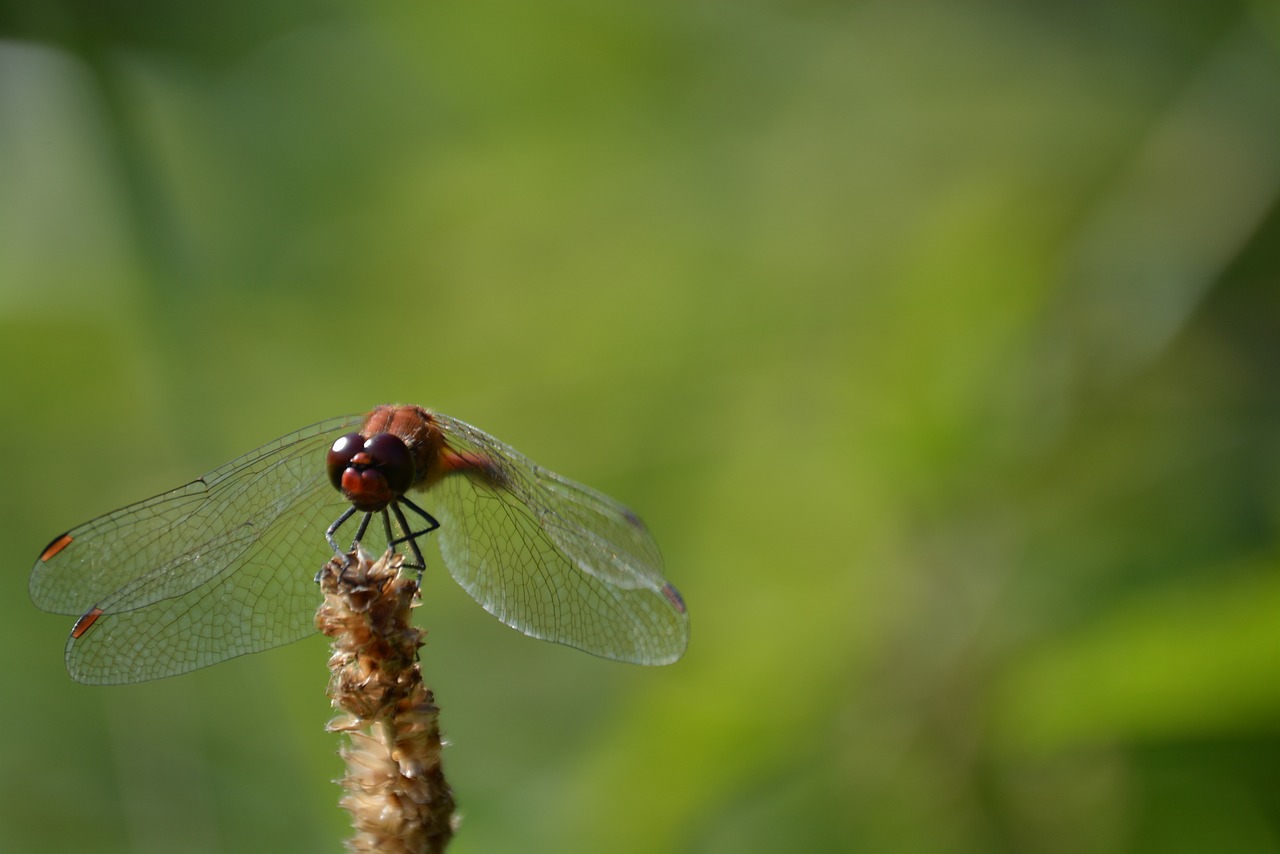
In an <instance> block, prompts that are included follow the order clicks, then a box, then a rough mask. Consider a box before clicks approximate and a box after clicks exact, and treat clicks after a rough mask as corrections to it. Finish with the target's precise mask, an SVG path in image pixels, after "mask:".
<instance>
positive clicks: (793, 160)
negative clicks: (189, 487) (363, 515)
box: [0, 0, 1280, 854]
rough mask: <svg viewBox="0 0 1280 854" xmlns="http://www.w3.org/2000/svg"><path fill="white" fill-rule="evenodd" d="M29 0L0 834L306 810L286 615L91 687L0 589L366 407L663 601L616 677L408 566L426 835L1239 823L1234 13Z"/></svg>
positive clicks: (1268, 338) (1259, 807) (245, 825)
mask: <svg viewBox="0 0 1280 854" xmlns="http://www.w3.org/2000/svg"><path fill="white" fill-rule="evenodd" d="M18 5H21V4H18ZM18 5H15V6H14V8H9V7H7V6H4V7H0V36H3V37H5V39H4V40H0V188H3V191H0V371H2V372H3V374H2V375H3V377H4V379H3V386H2V388H3V392H2V393H0V415H3V416H4V417H3V418H0V442H2V443H3V446H4V447H5V448H7V449H8V453H7V454H6V455H5V456H6V477H5V483H6V485H7V486H6V489H4V490H3V491H0V542H2V543H3V544H4V545H5V547H6V548H5V551H6V552H7V554H8V555H9V560H10V563H11V564H12V566H11V568H10V571H9V572H8V573H6V574H5V577H6V578H7V579H8V582H7V585H6V587H5V588H4V595H3V596H2V597H0V609H2V610H0V614H2V619H0V639H3V641H4V642H5V647H6V648H7V649H9V650H10V655H9V656H8V657H7V661H8V664H7V672H8V674H9V678H10V680H11V681H10V687H9V689H8V691H7V692H6V696H7V697H8V698H9V699H8V702H7V703H5V704H4V711H3V712H2V713H0V723H3V724H4V727H3V728H4V731H5V732H7V733H9V734H10V739H9V744H8V746H7V748H6V749H5V750H4V751H2V752H0V773H2V774H3V777H4V779H6V780H9V781H10V783H11V785H10V791H9V794H8V797H6V798H5V799H4V801H3V804H2V805H0V830H2V832H3V838H4V839H5V840H6V844H5V846H4V847H5V848H6V850H10V849H12V850H18V851H41V852H53V851H64V850H65V851H73V850H74V851H81V850H87V849H92V850H95V851H144V850H161V851H170V850H183V851H202V850H205V851H220V850H230V851H238V850H271V851H281V852H284V851H294V850H297V851H313V850H335V849H336V848H337V845H338V840H340V839H341V838H343V837H344V835H345V833H346V829H345V817H344V816H343V814H342V813H341V811H340V810H339V809H338V808H337V806H336V800H337V797H338V790H337V788H336V787H335V786H333V785H332V784H331V783H330V782H329V781H330V780H331V779H332V778H333V777H335V776H337V775H338V774H339V773H340V766H339V762H338V760H337V758H336V757H335V756H334V755H333V750H334V743H333V739H332V738H331V737H330V736H327V735H326V734H324V733H323V732H322V727H323V724H324V721H325V720H326V719H327V717H328V709H327V707H326V702H325V697H324V692H323V691H324V684H325V678H326V676H325V668H324V661H325V657H326V653H325V649H324V646H323V644H322V643H321V642H320V641H319V640H318V639H317V640H312V641H304V642H302V643H300V644H297V645H294V646H292V647H288V648H285V649H281V650H277V651H274V652H271V653H268V654H263V655H259V656H250V657H249V658H248V659H241V660H237V661H234V662H228V663H226V664H223V665H220V666H218V667H215V668H211V669H209V670H206V671H202V672H199V673H196V674H192V675H189V676H186V677H182V678H179V679H173V680H167V681H163V682H159V683H154V684H148V685H142V686H133V687H128V688H122V689H86V688H83V687H81V686H77V685H74V684H72V683H71V682H70V679H69V678H68V677H66V675H65V673H64V672H63V670H62V664H61V657H60V655H59V650H60V649H61V646H60V645H61V643H62V641H63V638H64V637H65V633H66V632H67V631H68V630H69V629H70V621H68V620H62V619H59V618H56V617H51V616H49V615H45V614H40V613H38V612H36V611H34V609H33V608H32V607H31V606H30V605H29V603H28V602H27V598H26V595H25V591H24V585H25V577H26V571H27V568H28V567H29V565H30V563H31V562H33V561H34V559H35V557H36V555H37V554H38V553H39V551H40V549H41V548H42V547H43V546H44V545H45V543H46V542H48V540H49V539H50V538H52V537H53V536H55V535H56V534H58V533H59V532H61V531H62V530H65V529H66V528H68V527H70V526H71V525H73V524H76V523H78V522H81V521H83V520H84V519H87V518H90V517H92V516H94V515H96V514H98V513H101V512H104V511H106V510H109V509H112V508H114V507H116V506H118V505H120V504H123V503H125V502H128V501H131V500H134V499H137V498H141V497H144V496H146V495H150V494H153V493H155V492H158V491H160V490H162V489H165V488H168V487H171V486H174V485H176V484H178V483H180V482H183V481H184V480H187V479H190V478H192V477H194V476H196V475H198V474H199V473H201V472H203V471H206V470H208V469H211V468H213V467H214V466H216V465H218V464H220V463H223V462H225V461H226V460H229V459H231V458H232V457H234V456H236V455H238V454H240V453H242V452H244V451H246V450H249V449H250V448H253V447H256V446H257V445H258V444H260V443H262V442H265V441H267V440H269V439H271V438H274V437H275V436H277V435H280V434H282V433H285V432H287V431H289V430H291V429H294V428H296V427H300V426H302V425H304V424H307V423H310V422H313V421H317V420H320V419H322V418H326V417H329V416H334V415H338V414H342V413H346V412H352V411H361V410H365V409H368V408H369V407H370V406H372V405H373V404H375V403H381V402H392V401H395V402H412V403H421V404H423V405H427V406H432V407H436V408H439V409H440V410H442V411H444V412H448V413H450V414H452V415H455V416H457V417H460V418H463V419H465V420H467V421H469V422H472V423H474V424H476V425H477V426H479V427H481V428H483V429H485V430H487V431H490V432H492V433H494V434H495V435H497V436H499V437H500V438H501V439H503V440H504V441H507V442H509V443H511V444H512V445H513V446H515V447H517V448H519V449H520V450H521V451H522V452H524V453H526V454H528V455H529V456H531V457H532V458H534V459H536V460H538V461H539V462H541V463H544V464H546V465H547V466H549V467H551V468H553V469H555V470H557V471H560V472H563V473H564V474H565V475H567V476H569V477H572V478H574V479H576V480H581V481H583V482H585V483H588V484H591V485H593V486H597V487H599V488H601V489H603V490H604V491H606V492H608V493H610V494H612V495H615V496H617V497H618V498H620V499H622V500H624V501H625V502H627V503H628V504H629V505H631V506H633V507H635V508H636V509H637V510H638V511H640V512H641V513H642V515H644V517H645V518H646V520H647V521H648V522H649V523H650V526H651V527H652V528H653V529H654V531H655V533H656V535H657V537H658V540H659V542H660V543H661V544H662V548H663V553H664V555H665V558H666V560H667V563H668V574H669V576H670V578H671V579H672V580H673V581H674V582H675V583H676V584H677V585H678V586H679V587H680V589H681V591H682V592H683V593H684V594H685V597H686V599H687V601H688V604H689V608H690V613H691V617H692V626H693V640H692V645H691V647H690V650H689V653H688V655H687V657H686V659H685V660H684V661H682V662H681V663H679V664H677V665H675V666H673V667H670V668H665V669H659V670H647V669H640V668H630V667H625V666H620V665H616V664H611V663H608V662H602V661H596V660H593V659H590V658H589V657H587V656H584V655H582V654H580V653H575V652H573V651H572V650H567V649H561V648H556V647H553V646H550V645H546V644H538V643H535V642H533V641H529V640H527V639H524V638H522V637H519V636H517V635H515V634H514V633H512V632H509V631H508V630H506V629H504V628H503V627H502V626H501V625H499V624H498V623H497V622H496V621H494V620H492V619H491V618H490V617H488V616H487V615H486V614H484V613H483V612H482V611H480V609H479V608H477V607H475V606H474V604H473V603H471V602H470V601H469V600H468V599H467V598H466V596H465V595H464V594H463V593H462V592H461V591H460V590H458V589H457V588H456V586H455V585H453V584H452V582H451V581H449V580H448V578H447V576H446V575H445V573H443V572H439V571H438V568H436V571H434V572H432V571H429V572H428V575H427V581H426V591H427V602H426V604H425V605H424V607H423V608H422V609H421V612H420V616H419V622H420V624H421V625H424V626H425V627H427V628H428V630H429V632H430V635H429V642H428V646H427V647H426V649H425V650H424V662H425V670H426V673H427V675H428V679H429V681H430V682H431V684H432V687H433V688H434V689H435V691H436V696H437V699H438V700H439V702H440V704H441V707H442V714H441V725H442V727H443V729H444V730H445V733H446V736H447V737H448V738H449V739H450V740H451V742H452V746H450V747H449V748H448V749H447V750H446V752H445V765H446V769H447V771H448V776H449V779H450V781H451V782H452V783H453V784H454V786H455V787H456V792H457V796H458V801H459V804H460V808H461V810H462V812H463V814H464V816H465V821H464V824H463V827H462V830H461V832H460V834H459V835H458V837H457V840H456V843H455V846H454V848H453V850H456V851H460V852H467V851H475V852H479V851H510V850H520V851H530V852H534V851H556V852H571V851H584V852H598V851H609V852H670V851H696V852H720V851H724V852H730V851H732V852H744V851H868V852H877V854H880V852H895V851H901V852H909V854H933V852H938V854H953V852H954V854H961V852H964V853H965V854H968V852H975V854H976V852H1001V851H1009V852H1015V851H1016V852H1045V854H1056V852H1071V854H1092V852H1098V854H1111V852H1122V851H1124V852H1129V851H1140V852H1146V851H1150V852H1159V854H1168V852H1178V851H1187V852H1200V851H1207V850H1213V851H1233V852H1234V851H1240V852H1254V851H1258V852H1261V851H1273V850H1276V849H1277V848H1280V845H1277V843H1276V839H1277V838H1280V798H1277V792H1280V787H1278V786H1277V785H1276V779H1275V777H1276V771H1275V768H1276V767H1277V766H1278V764H1280V741H1278V740H1277V739H1276V737H1275V735H1274V733H1275V732H1276V731H1277V724H1278V723H1280V688H1277V687H1276V686H1277V685H1280V681H1277V680H1275V679H1272V678H1271V676H1272V675H1273V673H1274V672H1277V671H1280V628H1277V626H1280V620H1278V619H1277V614H1280V580H1278V579H1280V560H1278V559H1277V548H1276V529H1277V522H1278V521H1280V489H1278V485H1280V455H1278V454H1277V448H1280V444H1278V442H1277V438H1276V437H1277V436H1280V396H1278V392H1277V388H1280V386H1277V384H1276V382H1275V369H1276V365H1278V364H1280V347H1277V343H1276V342H1277V341H1280V337H1277V335H1276V329H1277V321H1278V320H1280V289H1277V287H1276V281H1277V273H1278V272H1280V253H1278V252H1277V248H1276V247H1278V246H1280V218H1278V217H1277V215H1276V211H1277V205H1276V200H1277V195H1278V194H1277V189H1278V188H1280V169H1277V166H1276V158H1275V152H1276V151H1280V108H1278V107H1277V104H1276V99H1275V88H1276V87H1275V81H1276V80H1278V79H1280V57H1278V56H1277V46H1278V45H1280V28H1277V27H1276V22H1277V21H1280V12H1277V11H1276V6H1275V4H1274V3H1270V2H1259V3H1253V4H1247V5H1239V4H1226V5H1223V4H1209V3H1195V4H1180V5H1178V7H1177V8H1176V9H1175V8H1173V7H1170V8H1169V9H1164V8H1161V7H1160V6H1159V4H1120V5H1119V6H1115V4H1093V5H1085V6H1071V7H1069V8H1068V7H1063V8H1060V9H1059V8H1056V7H1052V8H1051V7H1048V6H1046V7H1044V8H1031V7H1027V8H1016V7H1014V6H1011V5H1007V4H1006V5H1001V4H995V3H966V4H959V5H957V4H948V3H941V2H929V0H920V2H913V3H907V4H888V3H864V4H856V5H855V4H842V3H832V2H825V3H824V2H804V3H801V2H791V3H782V2H772V3H770V2H737V3H723V2H712V3H693V4H690V3H677V2H662V0H659V2H646V3H640V2H624V3H612V4H589V3H583V2H570V0H551V1H550V2H547V3H536V4H528V3H518V2H510V0H488V2H479V3H463V4H458V3H412V4H410V3H375V4H363V5H352V4H332V3H326V2H321V0H309V1H308V0H286V2H279V3H266V4H259V3H247V2H237V3H227V4H218V5H216V6H210V7H209V8H207V9H203V10H201V11H200V12H199V14H197V13H196V12H194V11H193V10H189V9H187V7H183V9H184V11H183V14H182V15H175V14H173V12H172V9H171V8H170V7H169V6H166V5H165V4H157V3H144V4H141V5H139V4H128V5H129V11H128V14H125V13H124V12H122V11H120V10H116V11H120V13H119V14H112V7H113V5H118V4H109V3H108V4H102V3H97V4H94V3H88V2H70V3H61V4H56V5H53V6H45V7H42V8H45V9H46V11H45V12H43V13H40V14H37V13H36V12H35V11H33V10H34V9H35V7H31V8H30V9H28V8H26V7H25V6H24V7H23V8H18ZM26 6H30V4H26ZM135 7H137V8H135ZM151 7H154V8H153V14H141V13H139V12H138V9H145V8H151ZM54 12H56V13H57V14H54ZM194 20H199V21H200V22H201V26H199V27H193V26H192V25H191V22H192V21H194ZM317 535H318V536H319V532H317ZM245 697H253V698H254V699H253V700H252V701H251V702H248V703H246V701H245V699H244V698H245Z"/></svg>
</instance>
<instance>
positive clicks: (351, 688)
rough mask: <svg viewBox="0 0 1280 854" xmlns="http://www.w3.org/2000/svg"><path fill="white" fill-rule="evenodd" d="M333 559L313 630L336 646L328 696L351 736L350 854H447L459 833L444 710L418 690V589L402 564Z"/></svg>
mask: <svg viewBox="0 0 1280 854" xmlns="http://www.w3.org/2000/svg"><path fill="white" fill-rule="evenodd" d="M349 559H350V563H349V564H344V562H343V560H342V559H341V558H336V557H335V558H334V559H333V560H331V561H329V563H327V564H325V566H324V568H323V569H322V570H321V571H320V575H319V577H318V580H319V581H320V587H321V589H322V590H323V591H324V594H325V601H324V604H323V605H321V606H320V610H319V611H317V612H316V626H317V627H318V628H319V629H320V631H322V632H324V633H325V634H326V635H328V636H329V637H331V638H332V639H333V654H332V655H331V656H330V658H329V670H330V672H331V676H330V678H329V696H330V698H331V699H332V702H333V706H334V708H335V709H338V710H339V711H340V712H341V714H339V715H337V716H336V717H334V718H333V720H331V721H330V722H329V724H328V727H327V729H329V730H330V731H331V732H345V733H346V734H347V737H348V739H349V744H348V745H347V746H346V747H344V748H342V749H341V750H340V751H339V752H340V755H341V756H342V758H343V760H344V761H345V762H346V763H347V773H346V774H345V775H344V776H343V778H342V780H341V781H340V782H341V784H342V786H343V788H344V789H345V790H346V794H344V795H343V797H342V799H341V804H342V806H343V807H344V808H345V809H346V810H347V811H348V812H350V813H351V821H352V824H353V826H354V827H355V829H356V834H355V836H354V837H353V838H352V839H351V840H350V841H349V842H348V843H347V847H348V849H349V850H352V851H379V852H384V851H392V852H441V851H444V849H445V846H447V845H448V844H449V840H450V838H451V837H452V836H453V832H454V830H455V826H456V820H455V817H454V803H453V793H452V792H450V791H449V786H448V783H446V782H445V778H444V771H443V769H442V768H441V763H440V748H441V742H440V728H439V714H440V710H439V708H437V706H436V704H435V698H434V697H433V696H432V694H431V691H430V690H428V689H427V688H426V686H424V685H423V684H422V674H421V671H420V670H419V667H418V649H419V648H420V647H421V646H422V644H423V637H424V635H425V632H423V631H422V630H420V629H417V628H415V627H414V625H413V623H412V622H411V615H412V611H413V608H414V607H416V606H417V602H418V600H417V593H418V584H417V581H416V580H415V579H413V578H409V577H405V576H402V575H400V564H401V563H402V558H401V556H400V555H398V554H394V553H392V552H388V553H387V554H385V555H383V556H382V557H381V558H380V559H379V560H378V561H377V562H371V561H370V560H369V559H368V557H367V556H365V555H363V554H358V553H353V554H351V555H349Z"/></svg>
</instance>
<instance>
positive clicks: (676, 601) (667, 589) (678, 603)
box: [662, 583, 684, 614]
mask: <svg viewBox="0 0 1280 854" xmlns="http://www.w3.org/2000/svg"><path fill="white" fill-rule="evenodd" d="M662 595H663V596H666V597H667V601H668V602H670V603H671V607H673V608H675V609H676V610H677V611H679V612H680V613H681V614H683V613H684V599H683V597H681V596H680V591H679V590H677V589H676V588H675V586H674V585H672V584H670V583H667V584H664V585H663V586H662Z"/></svg>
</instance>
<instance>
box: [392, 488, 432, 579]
mask: <svg viewBox="0 0 1280 854" xmlns="http://www.w3.org/2000/svg"><path fill="white" fill-rule="evenodd" d="M391 512H392V513H394V514H396V521H397V522H399V523H400V530H401V531H404V536H403V537H402V538H400V539H398V540H391V545H392V547H393V548H394V547H395V545H396V544H397V543H408V544H409V550H410V551H412V552H413V561H412V562H410V563H406V564H405V566H407V567H409V568H410V569H416V570H418V577H419V578H421V577H422V571H423V570H424V569H426V568H427V562H426V560H424V559H423V557H422V549H420V548H418V539H417V538H418V536H419V535H420V534H425V533H428V532H427V531H419V532H418V533H417V534H414V533H411V530H412V529H410V527H409V521H408V520H407V519H405V518H404V511H403V510H401V509H400V505H399V504H392V505H391ZM432 530H435V529H434V528H433V529H432Z"/></svg>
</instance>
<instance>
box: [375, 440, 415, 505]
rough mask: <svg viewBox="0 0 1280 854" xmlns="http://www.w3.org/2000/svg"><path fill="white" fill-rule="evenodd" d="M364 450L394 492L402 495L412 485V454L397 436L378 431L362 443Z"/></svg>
mask: <svg viewBox="0 0 1280 854" xmlns="http://www.w3.org/2000/svg"><path fill="white" fill-rule="evenodd" d="M364 450H365V453H367V454H368V455H369V456H370V457H371V458H372V460H373V467H374V468H376V469H377V470H378V471H379V472H381V473H382V476H383V477H384V478H385V479H386V482H387V486H388V487H390V489H391V491H392V492H393V493H394V494H396V495H403V494H404V492H405V490H407V489H408V488H409V487H411V486H413V475H414V471H413V455H412V454H410V453H409V448H408V447H407V446H406V445H405V443H404V442H403V441H401V439H400V437H399V436H396V435H394V434H392V433H379V434H378V435H376V436H374V437H373V438H371V439H369V441H367V442H365V443H364Z"/></svg>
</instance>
